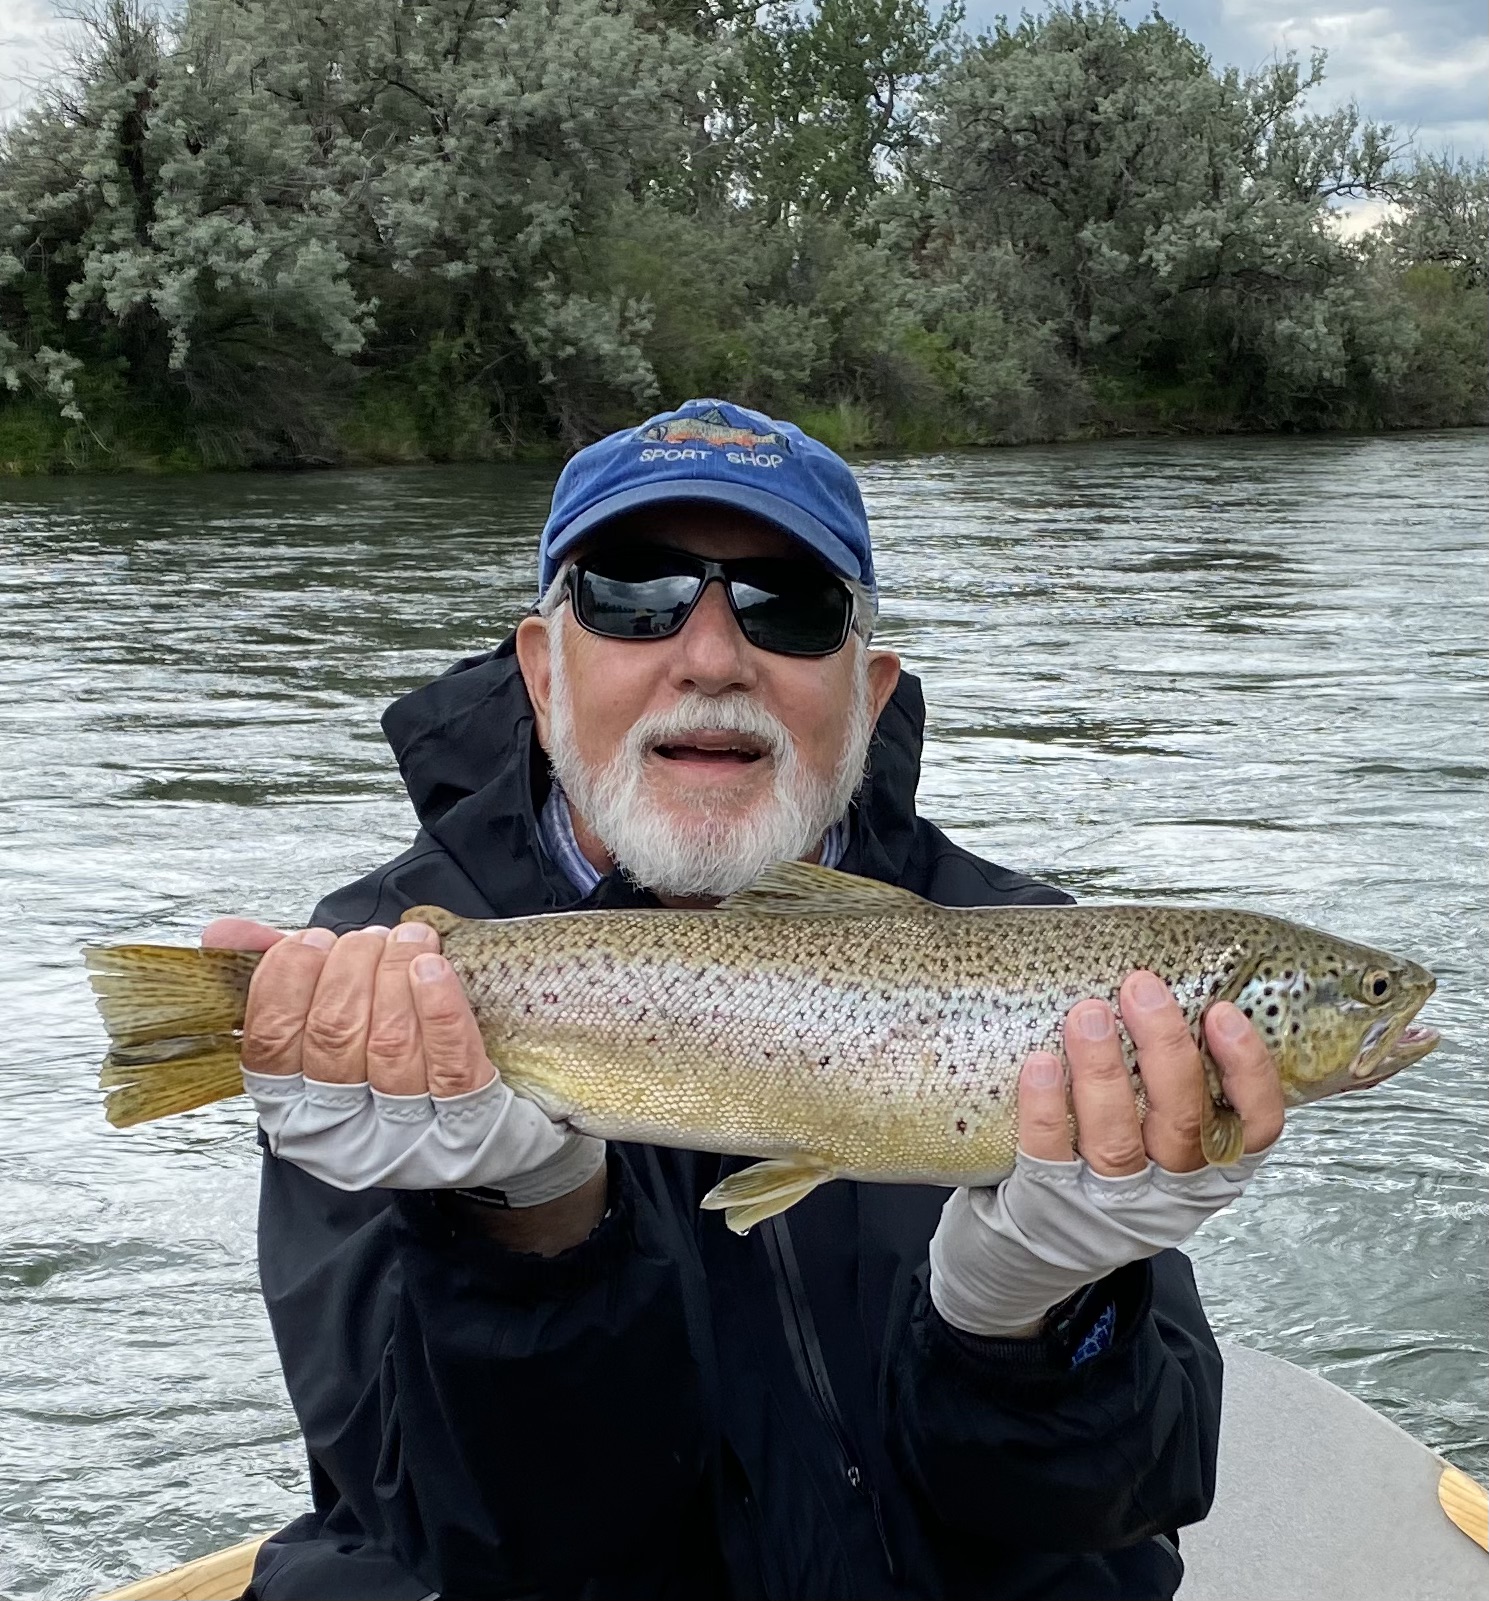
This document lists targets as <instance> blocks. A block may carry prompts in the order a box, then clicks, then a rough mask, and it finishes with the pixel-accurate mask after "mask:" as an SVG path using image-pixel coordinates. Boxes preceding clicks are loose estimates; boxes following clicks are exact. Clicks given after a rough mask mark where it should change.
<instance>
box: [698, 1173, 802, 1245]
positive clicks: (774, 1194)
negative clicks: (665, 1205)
mask: <svg viewBox="0 0 1489 1601" xmlns="http://www.w3.org/2000/svg"><path fill="white" fill-rule="evenodd" d="M833 1176H834V1174H833V1172H832V1169H831V1168H829V1167H827V1166H825V1165H824V1164H823V1163H821V1162H818V1161H816V1160H815V1159H813V1158H811V1157H801V1156H773V1157H770V1158H768V1159H767V1160H766V1161H764V1162H756V1163H755V1164H754V1165H753V1166H752V1167H746V1168H742V1169H741V1170H740V1171H739V1172H738V1173H731V1174H730V1175H729V1177H728V1178H726V1179H720V1181H719V1182H718V1183H717V1184H715V1185H714V1187H713V1188H712V1189H711V1190H710V1191H709V1192H708V1194H707V1195H705V1196H704V1197H703V1199H702V1201H700V1202H699V1203H698V1204H699V1205H700V1206H701V1207H702V1208H703V1210H704V1211H705V1212H722V1213H723V1214H724V1221H725V1222H726V1223H727V1224H728V1225H729V1227H730V1228H731V1229H733V1230H734V1232H735V1233H736V1234H748V1233H749V1231H750V1230H751V1229H752V1228H754V1226H755V1225H756V1224H757V1223H763V1222H764V1221H765V1219H766V1218H768V1217H774V1216H775V1215H776V1213H777V1212H784V1211H785V1210H786V1209H787V1208H788V1207H792V1206H795V1205H796V1203H797V1202H798V1201H799V1200H801V1199H802V1198H803V1197H804V1196H807V1195H810V1194H811V1193H812V1191H813V1190H815V1189H816V1188H817V1186H818V1185H819V1184H825V1183H826V1182H827V1181H828V1180H829V1179H830V1178H832V1177H833Z"/></svg>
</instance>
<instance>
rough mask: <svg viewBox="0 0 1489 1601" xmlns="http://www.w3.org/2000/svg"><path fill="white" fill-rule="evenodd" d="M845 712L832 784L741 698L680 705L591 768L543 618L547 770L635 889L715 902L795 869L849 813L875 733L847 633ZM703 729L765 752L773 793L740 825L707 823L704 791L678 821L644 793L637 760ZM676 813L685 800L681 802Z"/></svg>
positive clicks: (720, 820)
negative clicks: (778, 866)
mask: <svg viewBox="0 0 1489 1601" xmlns="http://www.w3.org/2000/svg"><path fill="white" fill-rule="evenodd" d="M848 648H849V649H851V650H854V651H855V652H856V653H857V654H856V658H855V661H854V671H853V686H852V702H851V705H850V707H849V713H848V724H847V727H846V728H845V729H844V732H843V748H842V753H841V755H840V756H839V758H838V763H837V766H836V768H835V770H834V772H833V775H832V777H831V779H830V780H823V779H821V778H818V777H817V776H816V775H815V774H813V773H810V772H808V771H807V770H806V768H805V767H804V766H803V765H802V761H801V756H800V754H799V752H798V751H797V748H796V742H795V740H793V739H792V737H791V733H790V731H789V730H788V729H787V727H786V725H785V724H784V723H783V722H781V720H780V719H779V718H778V717H776V716H774V715H773V714H772V713H771V712H768V711H766V709H765V708H764V707H763V706H761V705H760V704H759V702H758V701H754V700H752V699H751V698H750V697H749V696H748V695H746V694H744V693H743V692H736V693H733V694H728V695H702V694H698V693H696V692H695V693H692V694H689V695H685V696H684V697H683V698H682V699H681V700H680V701H679V702H678V703H677V705H676V706H674V707H672V708H671V709H670V710H669V711H667V712H659V713H656V714H654V715H652V716H649V717H643V718H641V719H640V720H639V721H638V722H636V723H635V724H633V725H632V727H631V728H630V729H629V730H628V731H627V733H626V737H625V739H624V740H623V741H622V743H621V747H620V749H619V750H618V751H617V752H616V754H615V755H614V756H613V757H612V758H611V760H610V761H609V762H608V763H606V764H605V765H604V766H603V767H599V768H595V767H593V766H591V765H590V764H589V763H587V762H586V761H585V760H584V759H583V758H582V757H581V756H580V754H579V751H578V747H577V745H576V742H575V739H574V715H573V700H572V693H571V687H570V684H569V681H568V674H567V671H566V669H565V666H564V647H563V612H562V611H559V612H557V613H555V614H554V615H553V616H552V617H550V618H549V619H548V652H549V660H550V662H551V669H550V671H551V674H552V684H551V691H550V696H551V700H550V707H549V746H548V760H549V762H550V764H551V765H552V768H553V775H554V777H555V778H556V779H557V781H558V783H559V784H560V785H561V786H562V788H563V791H564V793H565V794H566V795H567V796H568V798H569V802H570V804H571V805H572V807H573V808H574V810H575V812H577V813H578V815H579V816H580V817H582V818H583V819H584V821H585V822H586V823H587V824H588V825H589V827H590V828H591V829H592V830H593V831H594V832H595V834H596V835H598V837H599V839H600V841H601V843H602V844H603V845H604V847H605V849H606V850H607V851H608V852H609V853H610V857H611V859H612V860H613V861H614V862H615V863H616V865H617V866H619V867H621V868H623V869H624V870H625V872H626V874H627V875H628V876H629V877H631V878H633V879H634V880H635V881H636V882H637V883H638V884H640V885H641V886H642V887H643V888H645V889H649V890H651V891H653V892H654V893H656V894H660V895H676V896H680V897H688V898H696V899H699V900H714V899H722V898H723V897H724V896H725V895H732V894H733V893H734V892H735V891H736V890H740V889H743V888H744V887H745V886H746V885H747V884H752V883H754V881H755V880H756V879H757V878H758V877H759V876H760V874H761V873H763V872H764V871H765V869H766V868H767V867H769V866H771V865H772V864H773V863H775V862H790V861H799V860H800V859H801V858H803V857H805V856H807V855H809V854H810V853H811V852H812V851H813V850H815V848H816V847H817V845H818V844H819V843H820V842H821V839H822V836H823V835H824V834H825V833H826V832H827V830H828V829H829V828H830V827H831V826H832V825H833V824H834V823H835V822H837V821H838V819H839V818H841V817H842V816H843V815H844V814H845V813H846V812H847V810H848V805H849V803H850V802H851V801H852V799H853V796H854V795H855V793H856V792H857V790H858V786H859V785H860V784H861V783H862V782H863V771H864V764H865V762H866V761H867V759H868V750H869V741H870V740H871V739H872V738H873V734H874V725H873V723H872V721H871V720H870V717H869V675H868V652H867V650H866V649H865V648H864V645H863V641H862V640H861V639H859V638H858V637H857V636H856V635H855V636H854V637H853V638H852V639H851V640H850V641H849V645H848ZM704 729H707V730H710V731H712V732H717V733H725V734H743V735H748V736H750V737H752V738H753V739H756V740H759V741H761V742H763V743H764V745H765V747H766V749H767V752H768V754H767V755H766V756H763V757H760V758H759V760H762V761H770V762H771V763H772V764H773V766H774V769H775V781H774V784H773V786H772V789H771V793H770V794H769V795H768V796H767V797H765V798H764V799H762V800H760V801H757V802H756V804H755V805H754V806H753V807H752V808H751V809H750V811H749V812H748V813H747V814H746V815H745V816H744V817H739V818H736V817H733V816H729V815H725V816H718V815H714V814H713V810H712V808H713V800H714V797H713V796H712V795H711V794H709V793H707V792H706V791H704V792H700V793H699V794H697V795H696V796H695V797H692V798H691V804H690V807H689V814H688V815H687V816H685V817H680V816H679V815H678V813H677V810H676V805H677V798H674V802H673V806H672V807H670V808H669V807H665V806H663V805H661V804H660V803H659V802H658V800H657V798H656V797H655V796H654V795H652V794H651V793H649V789H648V785H647V770H646V762H647V754H648V752H649V751H651V750H653V749H654V748H655V747H656V746H657V745H659V744H660V745H665V744H667V743H668V742H669V741H670V740H676V739H679V738H681V737H682V736H684V735H686V734H688V733H693V732H698V731H700V730H704ZM683 804H684V805H689V801H688V800H687V799H686V798H684V800H683Z"/></svg>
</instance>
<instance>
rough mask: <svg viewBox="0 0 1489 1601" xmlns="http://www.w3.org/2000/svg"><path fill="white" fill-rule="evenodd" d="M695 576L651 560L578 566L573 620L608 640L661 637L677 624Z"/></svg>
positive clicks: (693, 591)
mask: <svg viewBox="0 0 1489 1601" xmlns="http://www.w3.org/2000/svg"><path fill="white" fill-rule="evenodd" d="M700 582H701V580H700V579H699V578H698V577H697V576H696V575H695V574H691V573H679V572H676V571H673V572H667V571H665V570H659V568H658V564H657V563H655V562H644V563H643V562H636V563H634V564H633V563H630V562H623V561H620V560H614V561H609V562H607V563H606V564H605V568H604V570H598V569H597V568H595V567H588V566H586V567H582V568H581V569H580V571H579V588H578V594H577V597H576V602H575V610H576V612H577V613H578V617H579V621H580V622H581V623H582V624H583V625H584V626H585V627H586V628H590V629H593V630H594V632H595V633H597V634H604V635H605V636H606V638H608V639H662V638H664V637H665V636H666V635H668V634H670V633H673V632H674V631H675V630H676V629H678V628H679V627H681V625H682V622H683V619H684V618H685V617H686V616H687V614H688V609H689V607H691V606H692V604H693V602H694V601H695V600H696V599H697V598H698V587H699V584H700Z"/></svg>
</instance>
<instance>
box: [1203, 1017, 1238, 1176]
mask: <svg viewBox="0 0 1489 1601" xmlns="http://www.w3.org/2000/svg"><path fill="white" fill-rule="evenodd" d="M1204 1037H1205V1036H1204V1030H1203V1028H1201V1030H1200V1042H1201V1043H1200V1048H1199V1054H1200V1064H1201V1066H1202V1067H1203V1068H1204V1073H1205V1093H1204V1094H1203V1095H1202V1096H1201V1097H1200V1100H1201V1109H1200V1125H1199V1145H1200V1150H1201V1151H1202V1152H1203V1153H1204V1158H1205V1160H1206V1161H1207V1162H1208V1163H1209V1164H1210V1166H1211V1167H1230V1166H1231V1165H1232V1164H1233V1163H1235V1162H1239V1161H1240V1160H1241V1156H1242V1154H1243V1152H1244V1151H1245V1149H1246V1126H1245V1124H1244V1123H1243V1122H1242V1121H1241V1114H1240V1113H1239V1112H1238V1111H1237V1110H1236V1109H1235V1107H1233V1106H1232V1105H1231V1103H1230V1102H1229V1101H1228V1100H1226V1098H1225V1089H1224V1086H1223V1084H1222V1082H1221V1078H1220V1069H1219V1067H1217V1066H1216V1064H1215V1058H1214V1057H1213V1056H1211V1055H1210V1047H1209V1046H1208V1045H1207V1044H1205V1043H1204Z"/></svg>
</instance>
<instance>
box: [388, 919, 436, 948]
mask: <svg viewBox="0 0 1489 1601" xmlns="http://www.w3.org/2000/svg"><path fill="white" fill-rule="evenodd" d="M433 932H434V930H433V929H432V928H430V926H429V925H428V923H400V924H399V925H398V927H397V928H395V929H394V930H393V938H394V940H395V941H396V942H397V943H398V944H400V945H405V944H409V945H411V944H413V943H414V942H416V941H417V942H419V943H421V944H422V943H423V942H424V941H425V940H427V939H428V938H429V936H430V935H431V934H432V933H433Z"/></svg>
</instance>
